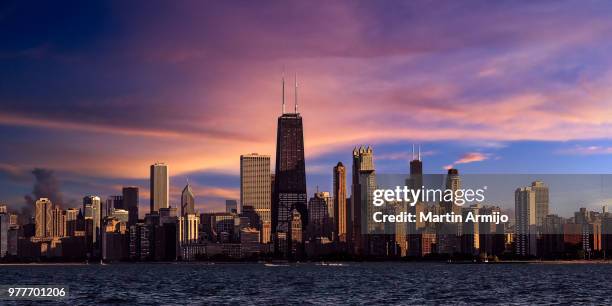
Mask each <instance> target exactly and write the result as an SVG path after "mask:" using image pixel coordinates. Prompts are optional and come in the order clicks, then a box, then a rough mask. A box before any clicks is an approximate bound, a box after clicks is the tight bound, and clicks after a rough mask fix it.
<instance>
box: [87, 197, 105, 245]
mask: <svg viewBox="0 0 612 306" xmlns="http://www.w3.org/2000/svg"><path fill="white" fill-rule="evenodd" d="M83 212H84V217H85V222H87V223H89V222H91V232H88V233H87V234H88V235H91V236H90V239H91V242H92V243H94V244H95V243H96V242H97V241H98V238H99V237H100V227H101V226H100V225H101V224H100V222H101V220H102V219H101V217H100V215H101V214H100V197H98V196H93V195H90V196H86V197H84V198H83ZM88 220H90V221H88ZM87 228H88V229H89V225H88V227H87Z"/></svg>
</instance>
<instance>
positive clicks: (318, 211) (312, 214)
mask: <svg viewBox="0 0 612 306" xmlns="http://www.w3.org/2000/svg"><path fill="white" fill-rule="evenodd" d="M330 206H332V198H331V196H330V195H329V192H325V191H323V192H316V193H315V194H314V197H312V198H310V200H309V201H308V219H309V220H308V222H309V223H308V228H309V230H308V234H309V235H310V238H318V237H327V238H330V239H331V237H330V236H331V232H332V231H333V229H332V227H331V223H330V215H329V207H330Z"/></svg>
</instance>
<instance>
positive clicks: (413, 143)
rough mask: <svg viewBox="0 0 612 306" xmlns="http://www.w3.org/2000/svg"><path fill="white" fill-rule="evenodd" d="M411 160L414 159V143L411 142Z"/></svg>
mask: <svg viewBox="0 0 612 306" xmlns="http://www.w3.org/2000/svg"><path fill="white" fill-rule="evenodd" d="M412 160H414V143H413V144H412Z"/></svg>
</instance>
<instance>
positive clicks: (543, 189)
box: [531, 181, 548, 226]
mask: <svg viewBox="0 0 612 306" xmlns="http://www.w3.org/2000/svg"><path fill="white" fill-rule="evenodd" d="M531 190H533V192H535V205H536V225H537V226H542V224H543V222H544V218H546V216H547V215H548V186H546V185H545V184H544V182H542V181H535V182H533V183H531Z"/></svg>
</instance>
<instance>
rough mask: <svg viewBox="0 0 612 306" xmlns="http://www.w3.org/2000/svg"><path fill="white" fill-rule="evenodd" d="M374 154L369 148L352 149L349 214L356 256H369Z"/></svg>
mask: <svg viewBox="0 0 612 306" xmlns="http://www.w3.org/2000/svg"><path fill="white" fill-rule="evenodd" d="M373 159H374V152H373V150H372V148H371V147H369V146H368V147H367V148H366V147H363V146H361V147H359V148H355V149H353V173H352V174H353V185H352V188H351V189H352V190H351V191H352V195H351V204H352V208H351V212H352V214H353V216H352V222H353V244H354V246H353V251H354V252H355V253H356V254H357V255H368V254H370V248H369V241H368V240H369V239H368V238H369V235H370V233H371V232H372V230H373V221H372V218H371V215H372V207H373V206H372V192H373V191H374V189H375V188H376V173H375V170H374V160H373Z"/></svg>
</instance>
